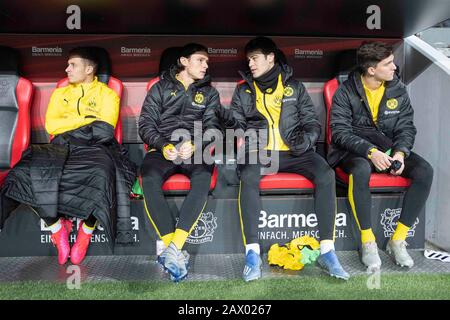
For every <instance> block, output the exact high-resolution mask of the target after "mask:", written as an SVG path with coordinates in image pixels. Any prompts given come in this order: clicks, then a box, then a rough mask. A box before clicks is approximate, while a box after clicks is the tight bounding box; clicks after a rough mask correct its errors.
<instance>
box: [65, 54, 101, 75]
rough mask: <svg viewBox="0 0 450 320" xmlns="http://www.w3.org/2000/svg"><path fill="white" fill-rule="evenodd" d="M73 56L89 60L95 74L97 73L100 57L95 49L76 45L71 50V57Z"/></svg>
mask: <svg viewBox="0 0 450 320" xmlns="http://www.w3.org/2000/svg"><path fill="white" fill-rule="evenodd" d="M72 57H79V58H82V59H85V60H87V62H88V64H89V65H91V66H92V67H93V69H94V74H96V73H97V69H98V63H99V59H98V57H97V55H96V54H95V52H94V50H92V49H91V48H89V47H76V48H73V49H71V50H70V51H69V59H70V58H72Z"/></svg>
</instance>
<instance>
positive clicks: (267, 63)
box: [247, 50, 275, 78]
mask: <svg viewBox="0 0 450 320" xmlns="http://www.w3.org/2000/svg"><path fill="white" fill-rule="evenodd" d="M247 61H248V67H249V68H250V72H251V73H252V76H253V78H259V77H260V76H262V75H264V74H266V73H267V72H268V71H269V70H270V69H272V67H273V66H274V64H275V56H274V54H273V53H269V54H268V55H265V54H263V53H262V52H261V51H259V50H258V51H253V52H250V53H249V54H247Z"/></svg>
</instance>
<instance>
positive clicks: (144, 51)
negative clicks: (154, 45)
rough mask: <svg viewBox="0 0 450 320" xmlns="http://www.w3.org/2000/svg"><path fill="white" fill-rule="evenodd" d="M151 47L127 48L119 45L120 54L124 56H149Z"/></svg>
mask: <svg viewBox="0 0 450 320" xmlns="http://www.w3.org/2000/svg"><path fill="white" fill-rule="evenodd" d="M151 53H152V49H150V48H148V47H143V48H127V47H120V55H121V56H126V57H149V56H150V54H151Z"/></svg>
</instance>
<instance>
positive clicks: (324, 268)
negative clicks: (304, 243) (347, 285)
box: [317, 261, 350, 281]
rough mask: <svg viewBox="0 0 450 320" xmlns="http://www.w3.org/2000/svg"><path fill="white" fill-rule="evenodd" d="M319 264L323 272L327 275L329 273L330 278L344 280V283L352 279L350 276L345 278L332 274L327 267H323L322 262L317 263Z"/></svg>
mask: <svg viewBox="0 0 450 320" xmlns="http://www.w3.org/2000/svg"><path fill="white" fill-rule="evenodd" d="M317 262H318V263H319V266H320V267H321V268H322V270H323V271H325V273H327V274H328V275H329V276H331V277H333V278H336V279H340V280H344V281H348V279H350V276H348V277H343V276H340V275H338V274H334V273H330V271H329V270H328V268H327V266H325V265H323V264H322V263H321V262H320V261H317Z"/></svg>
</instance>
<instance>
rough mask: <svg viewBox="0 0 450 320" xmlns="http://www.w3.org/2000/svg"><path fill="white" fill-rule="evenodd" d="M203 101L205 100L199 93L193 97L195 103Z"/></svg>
mask: <svg viewBox="0 0 450 320" xmlns="http://www.w3.org/2000/svg"><path fill="white" fill-rule="evenodd" d="M203 100H205V96H204V95H203V93H201V92H197V94H196V95H195V97H194V101H195V103H202V102H203Z"/></svg>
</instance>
